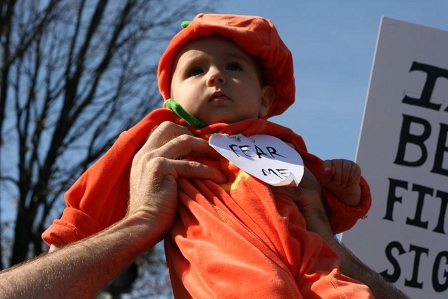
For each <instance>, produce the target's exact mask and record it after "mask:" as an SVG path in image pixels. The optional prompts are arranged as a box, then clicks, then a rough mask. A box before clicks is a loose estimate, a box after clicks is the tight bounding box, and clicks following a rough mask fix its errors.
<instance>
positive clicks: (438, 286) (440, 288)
mask: <svg viewBox="0 0 448 299" xmlns="http://www.w3.org/2000/svg"><path fill="white" fill-rule="evenodd" d="M442 258H445V265H448V263H447V262H448V251H442V252H439V254H438V255H437V257H436V259H435V261H434V267H433V268H432V286H433V287H434V291H436V292H438V293H440V292H445V291H446V290H447V289H448V279H447V277H448V272H447V271H446V270H445V273H443V277H445V282H443V283H440V282H439V279H438V278H439V277H438V274H439V267H440V262H441V260H442Z"/></svg>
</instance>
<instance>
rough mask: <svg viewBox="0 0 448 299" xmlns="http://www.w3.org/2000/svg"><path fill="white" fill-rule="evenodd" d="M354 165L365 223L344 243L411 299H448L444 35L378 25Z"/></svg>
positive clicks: (389, 22) (447, 57) (447, 55)
mask: <svg viewBox="0 0 448 299" xmlns="http://www.w3.org/2000/svg"><path fill="white" fill-rule="evenodd" d="M356 161H357V162H358V163H359V164H360V165H361V168H362V172H363V176H364V177H365V178H366V179H367V181H368V183H369V184H370V187H371V191H372V197H373V202H372V208H371V210H370V212H369V214H368V218H367V219H364V220H360V221H359V222H358V223H357V224H356V226H355V227H354V228H353V229H351V230H350V231H348V232H346V233H344V236H343V238H342V241H343V243H345V244H346V245H347V247H349V248H350V249H351V250H352V251H353V252H354V253H355V254H356V255H357V256H358V257H359V258H360V259H361V260H363V261H364V262H365V263H367V264H368V265H369V266H371V267H372V268H373V269H374V270H376V271H378V272H380V273H382V274H383V275H384V276H385V277H386V278H388V279H389V280H390V281H392V282H394V284H395V285H396V286H397V287H398V288H399V289H401V290H403V291H404V292H405V293H406V294H408V295H409V296H411V297H412V298H448V237H447V232H448V225H447V222H448V221H447V216H448V213H447V207H448V32H447V31H443V30H438V29H434V28H429V27H425V26H420V25H416V24H412V23H407V22H402V21H398V20H394V19H390V18H387V17H383V18H382V21H381V27H380V34H379V38H378V43H377V48H376V53H375V60H374V64H373V69H372V75H371V80H370V86H369V92H368V97H367V102H366V108H365V112H364V118H363V124H362V130H361V136H360V140H359V146H358V153H357V158H356Z"/></svg>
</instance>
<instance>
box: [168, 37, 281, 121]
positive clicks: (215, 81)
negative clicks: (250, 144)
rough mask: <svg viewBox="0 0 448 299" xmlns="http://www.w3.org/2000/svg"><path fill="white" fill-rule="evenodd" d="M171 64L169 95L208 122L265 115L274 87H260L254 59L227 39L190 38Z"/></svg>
mask: <svg viewBox="0 0 448 299" xmlns="http://www.w3.org/2000/svg"><path fill="white" fill-rule="evenodd" d="M173 65H174V68H173V72H172V74H173V76H172V80H171V97H172V98H173V99H174V100H175V101H176V102H178V103H179V104H180V105H182V107H183V108H184V109H185V110H186V111H187V112H188V113H190V114H191V115H193V116H194V117H196V118H198V119H200V120H201V121H203V122H204V123H206V124H208V125H210V124H213V123H218V122H224V123H234V122H237V121H241V120H244V119H248V118H258V117H264V116H266V114H267V113H268V111H269V107H270V105H271V102H272V99H273V98H274V93H273V88H272V87H270V86H264V87H262V86H261V77H262V75H261V71H260V67H259V66H258V63H257V61H256V59H255V58H254V57H252V56H251V55H249V54H248V53H246V52H245V51H243V50H242V49H241V48H240V47H239V46H238V45H237V44H236V43H235V42H233V41H232V40H230V39H227V38H224V37H222V36H219V35H209V36H205V37H200V38H196V39H194V40H191V41H189V42H188V43H186V44H185V45H183V46H182V47H181V49H180V50H179V52H178V53H177V56H176V59H175V61H174V64H173Z"/></svg>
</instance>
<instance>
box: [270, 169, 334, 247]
mask: <svg viewBox="0 0 448 299" xmlns="http://www.w3.org/2000/svg"><path fill="white" fill-rule="evenodd" d="M272 190H273V192H274V193H277V194H283V195H286V196H288V197H290V198H291V199H292V200H293V201H294V202H295V203H296V204H297V206H298V208H299V210H300V212H301V213H302V215H303V216H304V217H305V221H306V226H307V230H309V231H312V232H315V233H318V234H319V235H320V236H321V237H322V238H324V239H325V240H331V239H334V238H333V232H332V230H331V226H330V222H329V219H328V216H327V212H326V209H325V205H324V201H323V198H322V190H321V185H320V183H319V182H318V181H317V179H316V177H315V176H314V175H313V174H312V173H311V172H310V171H309V170H308V168H306V167H305V171H304V175H303V177H302V180H301V181H300V183H299V186H297V187H273V188H272Z"/></svg>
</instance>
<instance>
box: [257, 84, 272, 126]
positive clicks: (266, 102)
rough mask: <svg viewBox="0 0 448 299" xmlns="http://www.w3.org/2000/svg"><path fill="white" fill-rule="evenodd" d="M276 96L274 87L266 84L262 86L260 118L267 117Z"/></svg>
mask: <svg viewBox="0 0 448 299" xmlns="http://www.w3.org/2000/svg"><path fill="white" fill-rule="evenodd" d="M274 98H275V90H274V87H272V86H270V85H265V86H263V87H262V88H261V103H260V112H259V114H258V117H259V118H265V117H266V116H267V115H268V112H269V108H271V105H272V102H273V101H274Z"/></svg>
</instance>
